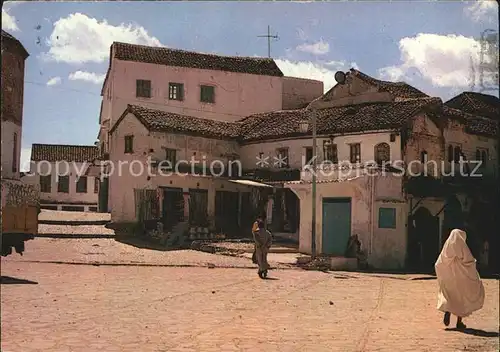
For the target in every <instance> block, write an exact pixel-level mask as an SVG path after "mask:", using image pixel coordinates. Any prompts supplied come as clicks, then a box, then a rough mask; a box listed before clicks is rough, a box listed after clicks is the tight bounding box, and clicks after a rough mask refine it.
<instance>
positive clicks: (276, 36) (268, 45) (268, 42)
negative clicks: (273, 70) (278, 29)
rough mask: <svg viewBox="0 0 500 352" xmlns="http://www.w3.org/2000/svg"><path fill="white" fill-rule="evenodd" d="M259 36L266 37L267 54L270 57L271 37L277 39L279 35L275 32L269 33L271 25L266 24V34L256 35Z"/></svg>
mask: <svg viewBox="0 0 500 352" xmlns="http://www.w3.org/2000/svg"><path fill="white" fill-rule="evenodd" d="M257 37H259V38H267V56H268V57H271V39H276V40H278V39H279V37H278V35H277V34H275V35H271V26H269V25H268V26H267V35H258V36H257Z"/></svg>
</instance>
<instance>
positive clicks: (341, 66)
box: [323, 60, 359, 71]
mask: <svg viewBox="0 0 500 352" xmlns="http://www.w3.org/2000/svg"><path fill="white" fill-rule="evenodd" d="M323 65H325V66H329V67H331V68H332V69H335V70H336V71H347V70H348V69H350V68H355V69H358V68H359V67H358V64H357V63H355V62H351V63H350V64H348V63H347V62H345V61H343V60H341V61H335V60H332V61H327V62H325V63H324V64H323Z"/></svg>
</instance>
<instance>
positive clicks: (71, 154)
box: [31, 144, 99, 163]
mask: <svg viewBox="0 0 500 352" xmlns="http://www.w3.org/2000/svg"><path fill="white" fill-rule="evenodd" d="M98 158H99V148H98V147H96V146H91V145H61V144H33V146H32V147H31V160H32V161H42V160H46V161H49V162H55V161H68V162H69V161H74V162H78V163H83V162H86V161H94V160H95V159H98Z"/></svg>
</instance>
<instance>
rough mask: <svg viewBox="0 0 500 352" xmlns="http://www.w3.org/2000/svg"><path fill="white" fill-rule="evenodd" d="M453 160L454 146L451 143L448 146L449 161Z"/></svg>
mask: <svg viewBox="0 0 500 352" xmlns="http://www.w3.org/2000/svg"><path fill="white" fill-rule="evenodd" d="M452 161H453V146H452V145H451V144H450V145H449V146H448V162H449V163H451V162H452Z"/></svg>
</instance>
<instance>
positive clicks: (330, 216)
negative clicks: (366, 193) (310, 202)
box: [322, 198, 351, 256]
mask: <svg viewBox="0 0 500 352" xmlns="http://www.w3.org/2000/svg"><path fill="white" fill-rule="evenodd" d="M349 236H351V199H350V198H323V237H322V249H323V250H322V253H323V254H326V255H334V256H344V253H345V251H346V248H347V242H348V241H349Z"/></svg>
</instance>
